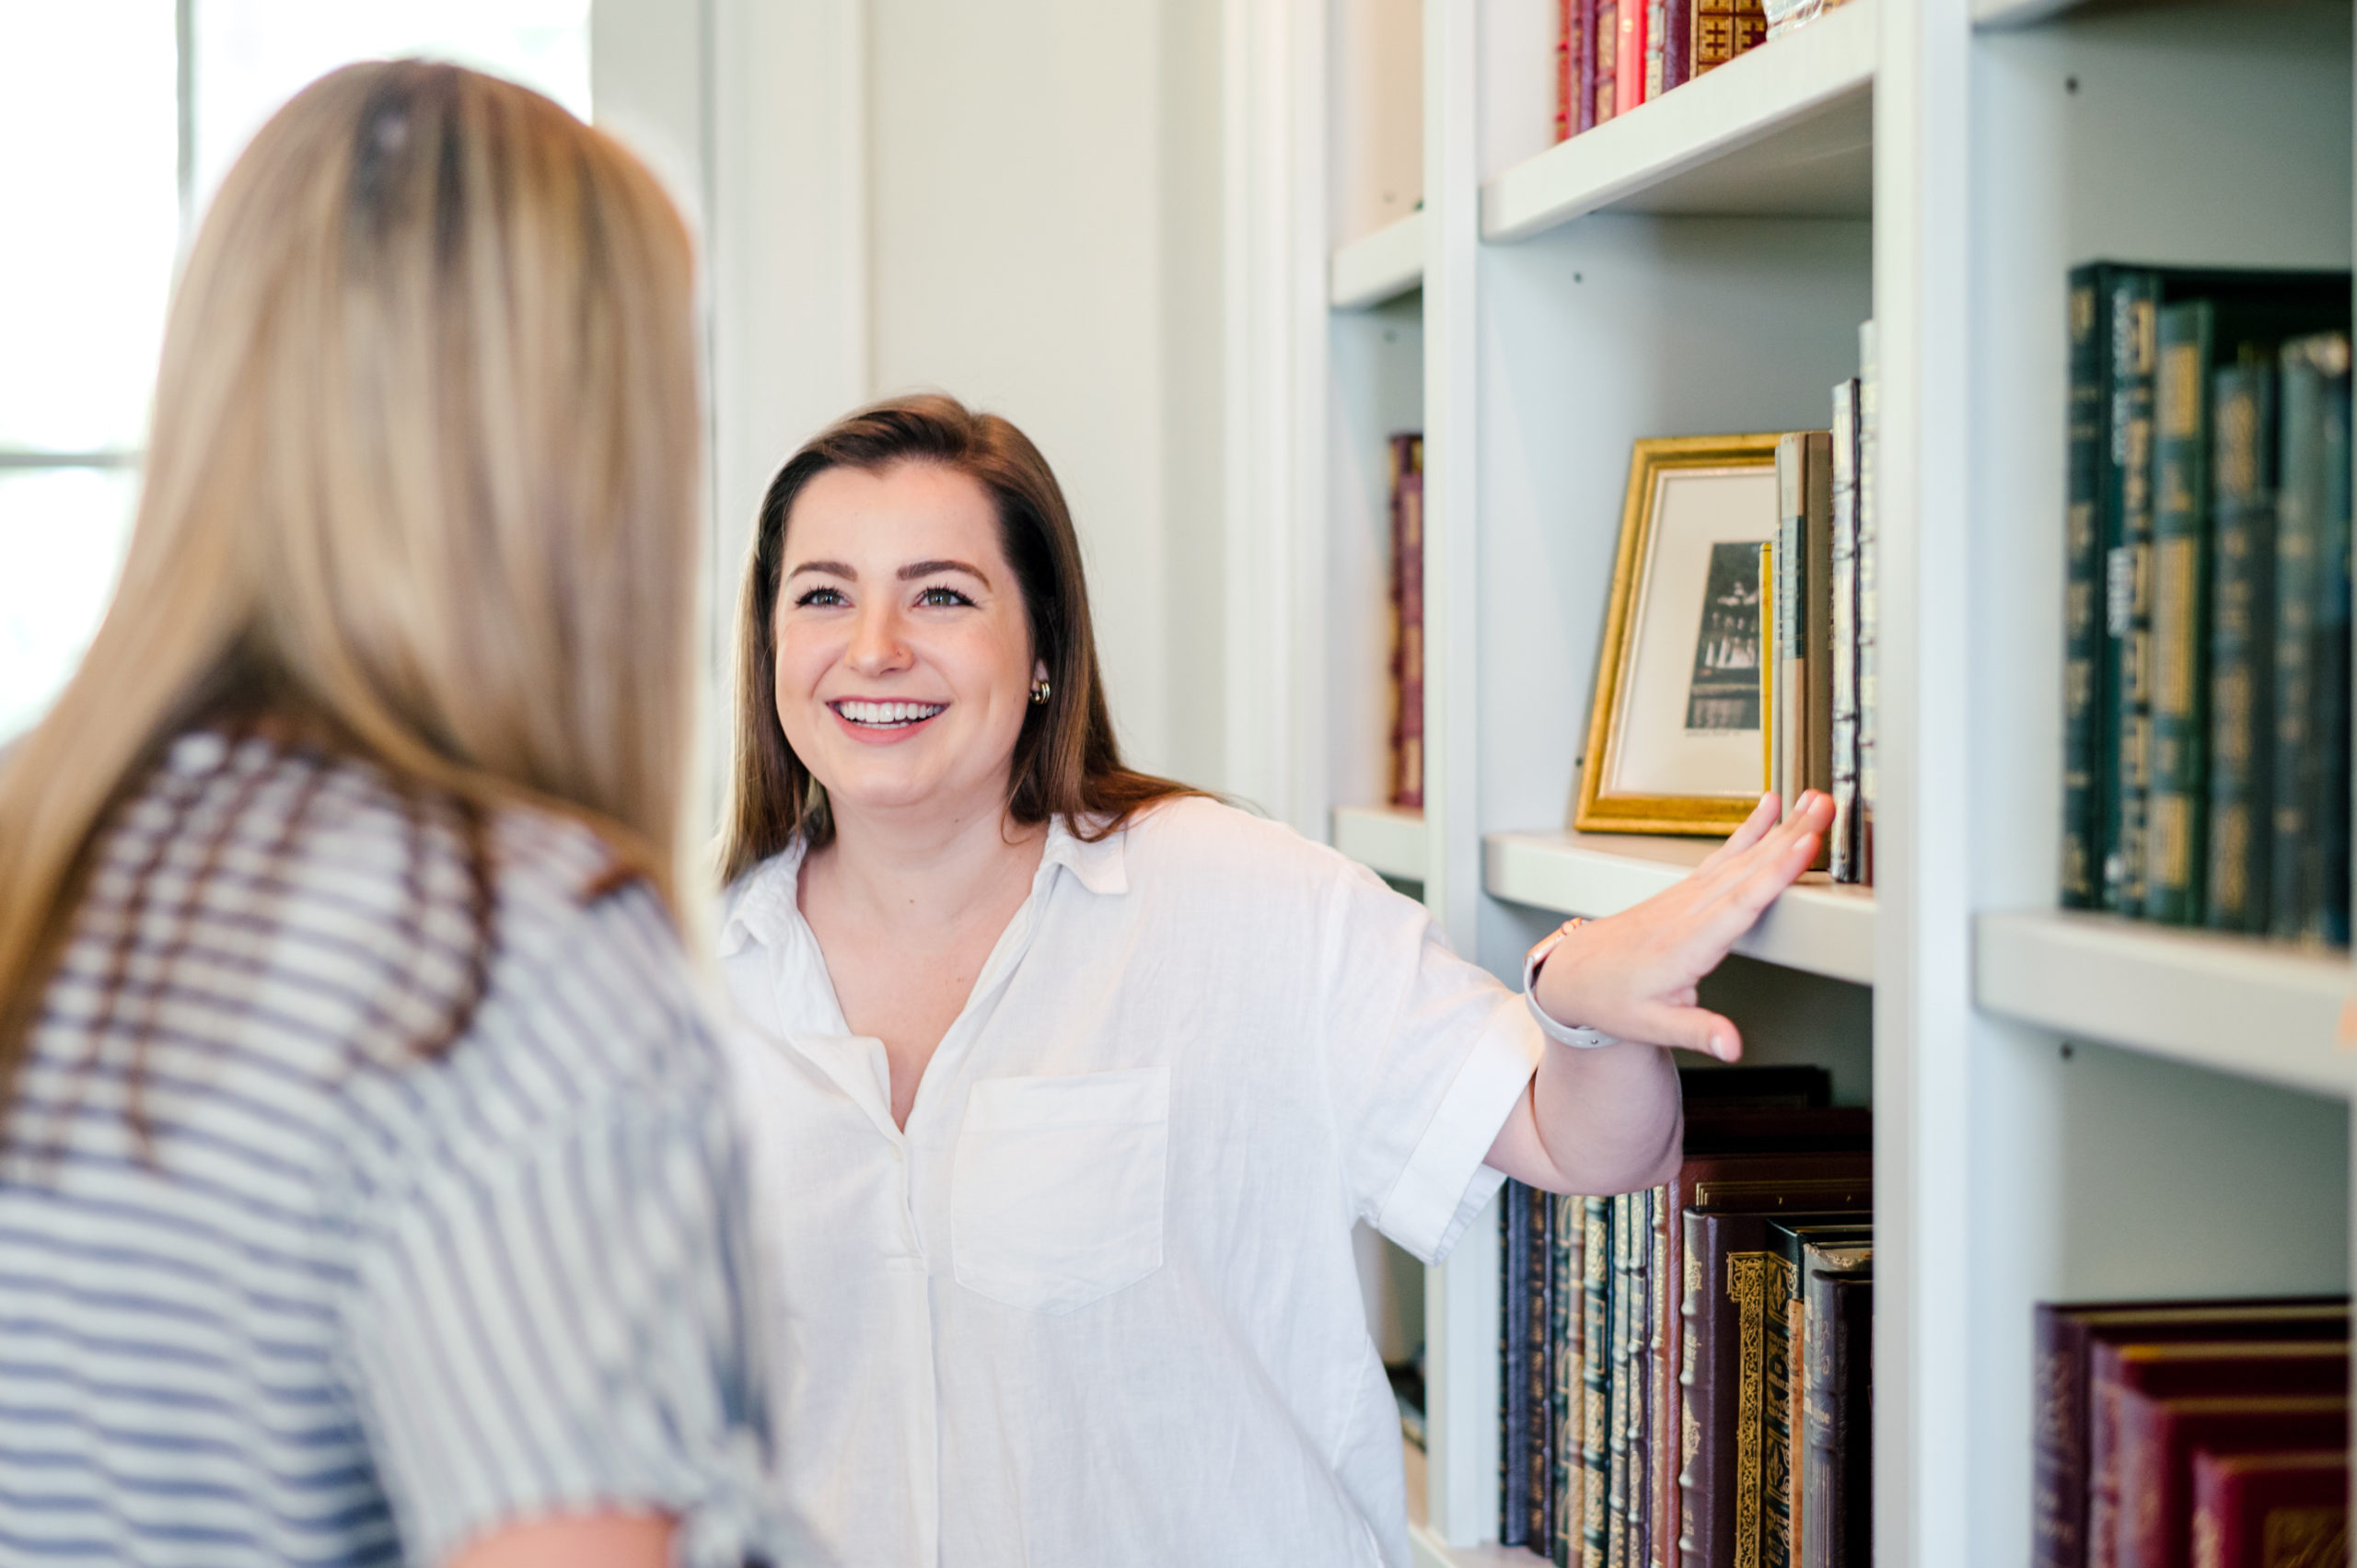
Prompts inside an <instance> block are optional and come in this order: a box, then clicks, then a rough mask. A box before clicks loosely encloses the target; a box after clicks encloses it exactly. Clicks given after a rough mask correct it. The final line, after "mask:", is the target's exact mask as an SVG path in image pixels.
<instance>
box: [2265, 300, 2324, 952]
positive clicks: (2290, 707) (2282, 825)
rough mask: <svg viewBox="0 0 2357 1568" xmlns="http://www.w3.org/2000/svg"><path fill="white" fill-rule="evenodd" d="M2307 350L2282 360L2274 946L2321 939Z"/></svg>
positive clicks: (2319, 447)
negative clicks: (2314, 810)
mask: <svg viewBox="0 0 2357 1568" xmlns="http://www.w3.org/2000/svg"><path fill="white" fill-rule="evenodd" d="M2309 341H2310V340H2306V339H2297V340H2294V341H2293V342H2291V343H2285V344H2284V345H2283V350H2282V372H2281V375H2282V380H2281V382H2280V386H2281V389H2282V403H2281V405H2280V409H2281V412H2280V415H2279V417H2280V419H2281V422H2282V423H2281V424H2280V427H2279V439H2280V441H2281V444H2282V445H2281V451H2282V457H2281V458H2280V459H2279V460H2278V479H2277V490H2276V494H2275V660H2274V668H2275V700H2274V708H2275V767H2274V774H2275V806H2274V813H2273V817H2272V819H2271V820H2272V823H2273V828H2274V842H2273V850H2272V854H2271V859H2272V862H2273V864H2272V869H2271V871H2270V877H2269V881H2270V885H2271V888H2272V890H2273V893H2274V900H2275V910H2274V913H2273V915H2272V916H2271V917H2270V920H2269V922H2268V929H2269V931H2270V932H2271V933H2272V934H2274V935H2277V936H2282V937H2291V938H2294V939H2304V940H2313V939H2316V937H2317V936H2319V935H2321V922H2322V915H2323V901H2322V900H2321V898H2320V897H2319V896H2318V894H2319V892H2320V888H2319V886H2318V877H2316V872H2317V871H2318V870H2319V869H2320V866H2319V865H2318V862H2317V857H2316V854H2315V851H2314V848H2313V846H2312V845H2311V844H2310V842H2309V835H2310V833H2311V832H2312V831H2314V830H2316V828H2317V827H2318V826H2319V825H2318V824H2316V823H2315V822H2313V821H2312V820H2311V819H2310V818H2309V815H2308V802H2309V800H2310V798H2311V797H2312V796H2315V795H2316V779H2315V773H2316V768H2317V763H2318V762H2319V761H2321V759H2320V758H2319V757H2318V756H2317V752H2318V749H2319V748H2318V747H2317V745H2316V739H2317V737H2316V733H2315V729H2314V725H2315V719H2316V670H2315V656H2316V610H2317V606H2318V602H2319V600H2320V599H2321V598H2322V586H2323V578H2324V574H2323V571H2322V569H2321V568H2322V556H2323V541H2322V537H2321V536H2322V531H2323V519H2322V516H2321V514H2322V512H2323V510H2324V464H2323V459H2324V450H2323V448H2324V396H2323V391H2324V389H2323V378H2322V377H2321V376H2320V375H2319V374H2318V373H2317V370H2316V366H2315V364H2314V363H2313V362H2312V360H2311V358H2310V355H2309V352H2308V344H2309Z"/></svg>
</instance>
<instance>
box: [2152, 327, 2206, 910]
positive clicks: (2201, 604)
mask: <svg viewBox="0 0 2357 1568" xmlns="http://www.w3.org/2000/svg"><path fill="white" fill-rule="evenodd" d="M2212 318H2213V311H2212V308H2211V304H2210V302H2209V301H2208V300H2206V299H2198V300H2191V301H2188V302H2186V303H2184V304H2179V305H2168V306H2164V307H2163V308H2162V309H2161V313H2160V321H2159V329H2158V338H2159V352H2158V361H2159V364H2158V369H2157V371H2156V374H2155V379H2154V445H2155V453H2156V457H2155V461H2154V497H2153V604H2152V666H2151V677H2152V679H2151V689H2150V691H2149V693H2148V695H2149V697H2150V700H2151V708H2152V719H2151V726H2152V727H2151V744H2152V754H2151V787H2150V789H2149V790H2148V791H2147V793H2146V798H2145V807H2144V818H2145V820H2144V912H2145V914H2146V915H2148V916H2149V917H2151V918H2152V919H2154V920H2161V921H2168V922H2171V923H2176V924H2180V925H2189V924H2192V923H2195V922H2197V921H2198V920H2199V919H2200V913H2201V899H2202V884H2203V877H2202V873H2203V871H2204V870H2205V869H2206V866H2205V864H2204V861H2203V858H2202V853H2201V848H2202V828H2203V825H2204V824H2203V816H2204V810H2203V807H2204V787H2203V786H2204V772H2205V770H2204V761H2205V756H2206V753H2207V751H2208V749H2209V746H2208V741H2209V737H2208V734H2207V733H2206V726H2205V720H2206V718H2207V716H2208V715H2207V710H2208V708H2209V702H2208V696H2209V693H2208V691H2207V690H2206V685H2205V682H2204V681H2203V680H2202V679H2201V674H2202V669H2203V667H2204V665H2205V664H2206V663H2207V662H2208V661H2207V659H2206V658H2205V657H2204V652H2205V649H2206V646H2207V644H2208V637H2209V624H2208V623H2209V613H2208V610H2209V599H2210V594H2209V577H2210V573H2209V554H2210V538H2209V536H2210V482H2209V469H2210V420H2209V407H2210V356H2211V353H2210V343H2211V327H2212Z"/></svg>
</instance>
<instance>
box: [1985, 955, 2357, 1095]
mask: <svg viewBox="0 0 2357 1568" xmlns="http://www.w3.org/2000/svg"><path fill="white" fill-rule="evenodd" d="M1974 937H1975V941H1974V948H1973V990H1974V994H1975V999H1976V1000H1977V1001H1978V1002H1979V1003H1980V1005H1981V1006H1982V1007H1983V1008H1984V1009H1986V1010H1987V1011H1989V1012H1991V1013H1995V1014H1999V1015H2001V1016H2005V1017H2009V1018H2013V1019H2016V1020H2018V1021H2020V1022H2023V1023H2027V1024H2034V1025H2037V1026H2038V1027H2039V1028H2047V1029H2051V1030H2053V1031H2054V1032H2055V1033H2057V1034H2062V1035H2068V1036H2071V1037H2073V1039H2079V1040H2099V1041H2101V1042H2103V1043H2105V1044H2107V1045H2118V1046H2125V1047H2127V1048H2129V1049H2131V1050H2134V1051H2146V1052H2149V1053H2152V1054H2154V1055H2158V1056H2167V1057H2172V1058H2175V1059H2177V1060H2178V1061H2182V1062H2189V1063H2195V1064H2197V1065H2199V1066H2204V1067H2211V1068H2215V1069H2217V1070H2219V1071H2221V1072H2226V1073H2233V1074H2237V1075H2239V1076H2243V1077H2250V1078H2260V1079H2265V1080H2267V1081H2269V1082H2271V1083H2276V1084H2281V1085H2284V1086H2288V1087H2292V1088H2296V1089H2305V1090H2307V1091H2309V1092H2311V1093H2316V1094H2326V1095H2333V1096H2336V1097H2339V1098H2349V1097H2350V1094H2351V1087H2352V1085H2357V1053H2352V1052H2351V1051H2349V1050H2347V1049H2344V1048H2343V1047H2342V1046H2341V1045H2340V1043H2339V1041H2338V1038H2337V1037H2338V1035H2339V1032H2340V1016H2341V1008H2342V1006H2343V1005H2345V1004H2346V1003H2347V1002H2348V1001H2349V999H2350V997H2351V979H2352V975H2351V969H2350V964H2349V958H2348V956H2347V955H2346V954H2338V953H2315V952H2304V951H2300V950H2297V949H2287V948H2283V947H2274V946H2270V945H2269V944H2267V943H2265V942H2262V941H2259V940H2258V939H2256V938H2251V937H2238V936H2223V935H2216V934H2213V933H2210V932H2201V931H2184V930H2171V929H2168V928H2165V927H2156V926H2152V925H2147V924H2144V923H2140V922H2136V921H2130V920H2122V919H2120V918H2119V917H2117V916H2114V915H2101V914H2082V913H2077V912H2067V911H2055V910H2038V911H2024V912H2012V911H2008V912H1991V913H1986V914H1983V915H1981V916H1980V918H1979V919H1978V920H1977V921H1976V922H1975V931H1974Z"/></svg>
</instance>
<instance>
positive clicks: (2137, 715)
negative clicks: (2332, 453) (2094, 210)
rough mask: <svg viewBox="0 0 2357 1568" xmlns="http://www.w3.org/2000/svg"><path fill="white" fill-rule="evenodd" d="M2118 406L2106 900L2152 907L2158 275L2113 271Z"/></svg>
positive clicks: (2112, 442)
mask: <svg viewBox="0 0 2357 1568" xmlns="http://www.w3.org/2000/svg"><path fill="white" fill-rule="evenodd" d="M2110 279H2111V286H2110V289H2109V295H2108V298H2107V300H2106V301H2105V304H2104V308H2105V309H2106V310H2107V313H2108V316H2109V322H2108V326H2109V331H2110V338H2109V346H2110V365H2111V382H2110V406H2109V409H2108V411H2107V437H2106V439H2107V457H2108V459H2109V460H2108V466H2107V471H2106V473H2105V476H2104V479H2105V501H2104V538H2105V551H2104V621H2105V625H2104V633H2105V646H2106V649H2107V664H2106V668H2105V671H2104V701H2105V705H2106V707H2107V709H2108V714H2107V716H2108V717H2109V719H2110V721H2111V722H2110V735H2111V756H2112V771H2111V779H2110V784H2111V790H2110V798H2109V800H2108V801H2107V803H2106V812H2105V819H2104V826H2105V836H2104V863H2103V866H2104V891H2103V907H2104V908H2106V909H2109V910H2119V911H2120V912H2124V913H2129V914H2142V912H2143V911H2144V805H2145V792H2146V791H2147V789H2148V788H2150V786H2151V784H2152V770H2151V739H2152V705H2151V698H2150V672H2151V668H2152V663H2151V637H2152V625H2153V381H2154V367H2155V364H2156V361H2157V359H2158V349H2159V337H2158V328H2159V322H2158V319H2157V318H2158V315H2159V310H2160V298H2161V284H2160V278H2159V276H2158V275H2157V274H2156V273H2153V272H2150V271H2148V270H2145V269H2142V268H2134V269H2124V270H2121V271H2118V272H2114V273H2111V274H2110Z"/></svg>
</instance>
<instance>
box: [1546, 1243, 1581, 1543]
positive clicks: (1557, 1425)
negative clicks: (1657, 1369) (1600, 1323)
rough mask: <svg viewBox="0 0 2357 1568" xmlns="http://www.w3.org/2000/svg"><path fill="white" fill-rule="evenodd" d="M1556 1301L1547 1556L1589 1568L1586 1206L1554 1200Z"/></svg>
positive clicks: (1553, 1308)
mask: <svg viewBox="0 0 2357 1568" xmlns="http://www.w3.org/2000/svg"><path fill="white" fill-rule="evenodd" d="M1552 1202H1553V1203H1554V1206H1555V1251H1554V1280H1553V1286H1554V1297H1553V1300H1552V1301H1551V1302H1550V1304H1549V1309H1550V1315H1551V1321H1552V1329H1551V1330H1550V1335H1549V1337H1550V1339H1552V1340H1553V1341H1554V1343H1555V1390H1554V1397H1553V1400H1552V1409H1551V1410H1550V1416H1551V1417H1552V1420H1553V1430H1554V1434H1555V1435H1554V1461H1555V1474H1554V1478H1553V1482H1552V1485H1553V1492H1554V1495H1553V1496H1552V1497H1551V1498H1550V1505H1549V1510H1548V1511H1549V1514H1550V1517H1551V1518H1552V1519H1553V1521H1554V1530H1553V1539H1551V1540H1550V1542H1549V1545H1548V1556H1549V1557H1550V1559H1551V1560H1552V1561H1553V1562H1554V1564H1555V1568H1585V1563H1586V1561H1587V1555H1586V1551H1585V1546H1584V1543H1583V1541H1582V1538H1581V1535H1580V1523H1581V1519H1582V1517H1583V1516H1584V1514H1585V1503H1586V1485H1585V1482H1586V1479H1587V1469H1586V1467H1585V1464H1584V1463H1583V1462H1582V1455H1581V1445H1582V1442H1583V1441H1584V1438H1585V1433H1586V1431H1587V1423H1586V1415H1587V1364H1586V1357H1587V1342H1586V1332H1585V1330H1586V1312H1585V1308H1584V1306H1583V1303H1582V1299H1581V1297H1582V1292H1583V1289H1584V1287H1585V1279H1586V1267H1585V1265H1586V1251H1587V1201H1586V1200H1585V1199H1584V1198H1556V1199H1554V1200H1552Z"/></svg>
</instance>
